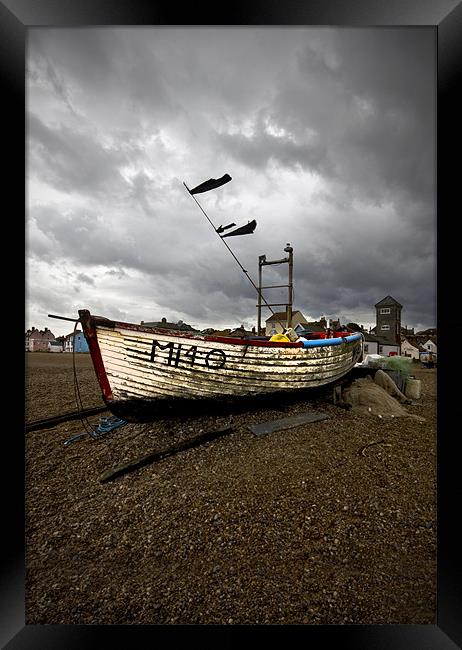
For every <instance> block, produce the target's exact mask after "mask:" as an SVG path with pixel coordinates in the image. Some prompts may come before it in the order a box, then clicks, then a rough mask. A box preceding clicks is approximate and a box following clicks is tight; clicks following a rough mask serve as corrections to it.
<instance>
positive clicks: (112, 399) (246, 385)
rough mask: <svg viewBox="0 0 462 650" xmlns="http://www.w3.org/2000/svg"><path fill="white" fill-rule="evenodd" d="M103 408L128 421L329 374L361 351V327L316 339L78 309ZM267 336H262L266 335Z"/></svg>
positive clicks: (289, 390)
mask: <svg viewBox="0 0 462 650" xmlns="http://www.w3.org/2000/svg"><path fill="white" fill-rule="evenodd" d="M79 320H80V323H81V324H82V329H83V332H84V335H85V338H86V340H87V342H88V345H89V349H90V354H91V358H92V361H93V366H94V369H95V372H96V376H97V378H98V381H99V385H100V388H101V391H102V396H103V399H104V401H105V403H106V405H107V407H108V409H109V410H110V411H111V412H112V413H113V414H114V415H116V416H118V417H120V418H123V419H125V420H127V421H132V422H136V421H148V420H150V419H152V418H155V417H156V416H162V415H165V414H176V413H180V412H182V411H183V412H188V413H189V412H191V411H192V410H194V409H196V408H197V409H204V408H205V409H206V408H208V407H210V405H212V404H213V405H215V406H216V405H218V404H220V403H221V404H224V403H227V404H230V403H236V402H239V401H246V400H247V401H248V400H249V399H250V400H252V399H255V398H258V397H271V396H273V397H275V396H277V395H284V394H285V395H287V394H294V393H295V392H296V393H297V394H300V393H301V391H307V389H312V388H317V387H321V386H324V385H326V384H330V383H333V382H336V381H337V380H338V379H340V378H341V377H343V376H344V375H346V374H347V373H348V372H349V371H350V370H351V369H352V368H353V366H354V365H355V364H356V363H357V362H358V361H359V360H360V359H361V358H362V350H363V336H362V334H361V333H359V332H358V333H347V332H341V333H338V334H339V335H338V336H333V337H332V338H326V339H318V340H297V341H271V340H265V339H263V338H261V337H256V338H233V337H221V336H215V337H214V336H202V335H197V334H192V333H191V334H189V333H185V332H183V331H172V330H164V329H162V328H151V327H146V326H143V325H137V324H132V323H124V322H119V321H115V320H111V319H108V318H105V317H102V316H96V315H92V314H91V313H90V312H89V311H88V310H86V309H82V310H79ZM268 338H269V337H268Z"/></svg>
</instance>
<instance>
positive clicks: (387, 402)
mask: <svg viewBox="0 0 462 650" xmlns="http://www.w3.org/2000/svg"><path fill="white" fill-rule="evenodd" d="M343 400H344V401H345V402H346V403H347V404H351V407H352V409H354V410H356V411H359V412H362V413H370V414H371V415H375V416H381V417H382V418H391V417H393V418H399V417H408V418H414V419H416V420H419V421H421V422H424V421H425V418H422V417H421V416H419V415H414V414H411V413H408V412H407V411H406V409H405V408H404V407H403V406H401V404H400V403H399V402H398V400H396V399H395V398H394V397H392V396H391V395H389V394H388V393H387V391H386V390H385V389H384V388H382V387H381V386H379V385H378V384H376V383H375V382H374V381H372V379H371V378H370V377H364V378H360V379H355V381H354V382H353V383H352V384H351V385H350V386H349V387H348V388H345V390H344V391H343Z"/></svg>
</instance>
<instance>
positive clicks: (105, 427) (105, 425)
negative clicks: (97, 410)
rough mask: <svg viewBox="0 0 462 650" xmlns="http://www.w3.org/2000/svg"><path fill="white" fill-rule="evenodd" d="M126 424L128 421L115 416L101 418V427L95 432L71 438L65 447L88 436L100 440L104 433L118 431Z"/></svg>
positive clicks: (83, 432) (85, 432)
mask: <svg viewBox="0 0 462 650" xmlns="http://www.w3.org/2000/svg"><path fill="white" fill-rule="evenodd" d="M124 424H127V420H122V419H121V418H117V417H116V416H115V415H110V416H104V417H102V418H100V421H99V425H98V427H97V428H96V429H95V431H89V432H87V431H82V433H77V434H76V435H75V436H72V438H69V440H66V441H65V443H64V444H65V445H68V444H69V443H71V442H74V440H78V439H79V438H83V436H86V435H87V434H88V435H90V436H91V437H92V438H99V437H100V436H101V435H103V433H108V432H109V431H112V430H113V429H118V428H119V427H122V426H123V425H124Z"/></svg>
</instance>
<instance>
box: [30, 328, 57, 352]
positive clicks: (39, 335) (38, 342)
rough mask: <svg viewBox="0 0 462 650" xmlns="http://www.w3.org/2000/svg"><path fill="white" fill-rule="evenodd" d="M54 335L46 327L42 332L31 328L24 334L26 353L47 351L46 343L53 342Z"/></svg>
mask: <svg viewBox="0 0 462 650" xmlns="http://www.w3.org/2000/svg"><path fill="white" fill-rule="evenodd" d="M54 340H55V335H54V334H53V332H51V331H50V330H49V329H48V327H45V329H44V330H38V329H36V328H35V327H33V328H32V329H30V330H27V332H26V352H40V351H42V352H46V351H47V350H48V342H49V341H54Z"/></svg>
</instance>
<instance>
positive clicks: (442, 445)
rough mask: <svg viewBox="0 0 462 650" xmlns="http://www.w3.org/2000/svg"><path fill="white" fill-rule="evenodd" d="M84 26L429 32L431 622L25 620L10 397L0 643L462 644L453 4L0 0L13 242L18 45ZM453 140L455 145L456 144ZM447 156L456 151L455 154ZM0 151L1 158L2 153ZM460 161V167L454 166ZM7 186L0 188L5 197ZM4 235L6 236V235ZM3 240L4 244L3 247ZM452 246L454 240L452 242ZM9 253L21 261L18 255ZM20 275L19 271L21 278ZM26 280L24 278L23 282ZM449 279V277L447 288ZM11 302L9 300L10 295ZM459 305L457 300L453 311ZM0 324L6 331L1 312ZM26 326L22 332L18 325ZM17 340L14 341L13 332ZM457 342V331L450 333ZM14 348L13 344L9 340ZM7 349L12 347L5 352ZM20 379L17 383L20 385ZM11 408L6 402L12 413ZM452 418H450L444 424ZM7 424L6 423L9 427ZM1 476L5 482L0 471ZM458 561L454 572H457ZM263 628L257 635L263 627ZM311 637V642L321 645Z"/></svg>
mask: <svg viewBox="0 0 462 650" xmlns="http://www.w3.org/2000/svg"><path fill="white" fill-rule="evenodd" d="M92 25H153V26H156V25H186V26H188V25H190V26H194V25H307V26H308V25H309V26H315V25H330V26H369V27H370V26H402V27H403V28H404V27H410V26H412V27H413V26H431V27H433V28H434V30H435V38H436V39H437V57H438V79H437V88H438V108H437V116H438V117H437V170H438V172H437V183H438V184H437V238H438V260H437V281H438V284H437V286H438V309H437V314H438V317H437V326H438V330H439V332H438V333H439V337H438V347H439V350H438V352H439V354H438V360H439V368H438V432H439V433H438V614H437V625H427V626H425V625H410V626H407V625H405V626H396V625H389V626H388V625H382V626H364V625H355V626H289V627H286V626H271V629H270V630H269V631H268V629H266V628H264V626H260V627H254V626H235V627H234V626H179V627H175V626H171V627H168V628H157V627H152V628H151V627H150V626H136V625H133V626H97V625H95V626H54V625H44V626H40V625H25V621H24V590H25V585H24V581H25V566H24V564H25V558H24V514H25V508H24V475H25V474H24V455H25V448H24V436H23V435H22V430H23V427H22V425H23V420H22V419H21V416H22V415H23V414H22V413H21V406H20V407H19V409H18V413H17V416H16V417H15V418H13V422H12V423H10V425H9V427H8V432H7V431H6V429H7V427H5V428H4V432H3V433H4V443H5V445H7V446H6V450H7V457H8V462H7V463H4V464H5V465H8V466H9V467H10V470H11V471H10V475H9V476H8V477H7V478H6V483H5V485H4V486H3V504H4V510H3V524H4V526H3V540H2V542H3V545H2V554H1V556H0V557H1V558H2V562H1V585H2V586H1V592H0V598H1V608H0V621H1V622H0V643H1V645H2V647H6V648H8V649H9V650H16V649H19V648H29V647H30V648H47V650H50V649H51V648H55V647H56V648H66V649H67V650H71V649H73V648H79V649H80V648H83V647H85V648H88V647H93V646H95V647H96V646H97V645H98V646H99V647H101V645H106V644H107V645H108V646H111V647H119V646H120V647H122V646H124V647H126V646H131V647H140V646H141V645H143V646H146V645H148V644H156V643H157V644H160V643H163V642H164V641H165V640H166V641H168V642H169V643H171V644H176V643H181V642H182V641H184V642H187V643H188V645H189V644H194V643H196V642H199V641H202V642H205V643H207V642H208V641H207V639H208V638H210V640H212V639H213V642H214V644H216V643H220V644H222V646H224V647H231V646H233V647H234V646H235V644H236V642H237V641H240V640H246V641H247V642H249V643H252V642H253V641H254V640H256V639H259V638H260V637H261V635H262V634H264V633H268V632H269V635H270V640H271V642H272V643H278V642H279V643H283V644H284V646H286V647H291V646H293V645H294V644H295V643H300V642H302V643H306V644H310V643H311V644H312V647H315V648H317V647H326V646H327V647H328V646H329V645H330V644H333V645H335V646H336V647H351V648H355V650H361V649H363V648H364V649H367V650H370V649H374V650H379V649H380V650H381V649H384V650H385V649H387V650H388V649H391V648H392V649H393V650H399V649H400V648H407V649H408V650H411V649H413V648H416V649H419V650H423V649H427V648H428V649H429V650H430V649H432V650H436V649H440V648H441V649H442V650H446V649H448V650H452V649H453V648H457V647H460V644H461V642H462V624H461V619H462V617H461V616H460V611H462V606H461V601H460V560H459V559H458V556H459V550H458V546H459V542H458V538H457V524H458V519H459V517H458V514H459V512H460V508H459V505H458V499H457V498H456V494H457V493H458V492H459V493H460V489H459V490H458V489H457V488H458V474H459V472H458V470H459V465H460V458H458V456H457V454H456V453H455V447H456V444H457V436H460V433H459V432H458V431H457V430H458V429H460V425H459V427H458V426H457V416H458V413H459V412H460V410H458V409H457V400H459V401H460V396H459V395H458V393H457V385H456V382H455V381H454V380H453V377H454V373H452V367H453V363H452V360H451V359H452V357H451V355H453V354H454V350H453V347H452V345H451V341H454V337H456V339H457V335H458V334H459V333H460V332H461V321H460V317H458V310H457V309H456V308H455V307H456V305H457V300H456V298H455V296H454V293H453V291H454V290H453V289H451V286H452V285H451V281H452V279H454V280H455V279H456V277H457V266H456V265H457V261H458V259H459V257H460V253H459V250H458V248H459V242H460V241H461V238H460V225H459V223H458V222H457V216H458V215H457V213H456V212H457V207H458V206H457V202H456V196H455V192H456V188H458V185H459V183H458V182H457V181H458V180H459V179H458V178H456V174H457V173H458V162H457V160H455V161H453V158H452V151H453V149H454V147H455V145H457V128H456V124H457V121H458V119H459V118H460V115H461V105H460V100H459V99H458V98H457V95H458V84H459V85H460V68H461V60H462V54H461V43H462V4H461V3H460V2H459V1H456V0H444V1H443V0H441V1H438V0H386V1H385V0H349V1H348V2H347V1H345V0H307V1H305V2H303V1H301V0H285V1H284V2H277V0H265V1H264V2H263V1H258V0H253V1H250V0H249V1H248V2H235V3H232V4H231V5H227V6H220V5H218V4H215V5H211V4H209V3H191V4H190V5H189V6H187V7H184V6H182V5H177V4H176V3H166V2H156V1H152V2H143V1H138V0H132V1H126V0H105V1H104V2H95V1H93V2H92V1H91V0H80V1H79V2H74V3H71V2H64V1H62V0H61V1H60V0H7V1H3V2H0V53H1V57H0V69H1V81H2V90H3V92H2V97H3V100H2V112H3V126H4V137H5V135H6V136H7V141H8V139H9V142H8V148H7V149H6V151H7V152H8V155H7V160H8V168H7V171H6V173H7V179H6V182H5V184H4V188H3V191H4V199H6V201H7V203H8V205H9V206H10V208H9V209H8V210H7V211H5V218H8V221H9V222H10V224H11V225H13V226H15V229H14V238H15V239H14V242H15V246H17V247H18V248H19V249H20V250H21V249H22V250H24V249H25V237H24V221H22V218H21V217H22V215H23V211H22V205H24V206H25V201H24V203H23V204H21V199H22V198H24V199H25V189H24V180H23V179H24V178H25V161H24V149H23V148H22V146H21V145H20V142H21V141H22V134H23V132H24V131H23V129H24V126H25V121H24V120H25V111H24V106H25V84H24V78H25V60H26V57H25V43H26V38H27V32H28V29H30V28H31V27H33V26H92ZM456 149H457V146H456ZM457 153H458V151H457ZM4 155H6V153H5V150H4ZM459 167H460V166H459ZM5 195H6V196H5ZM6 243H7V242H6ZM7 247H8V248H9V243H8V244H7ZM456 247H457V248H456ZM22 259H23V258H21V255H20V254H19V255H18V254H15V255H14V256H13V258H12V262H10V263H9V267H8V268H9V275H8V276H7V277H8V279H10V282H11V278H12V274H11V270H13V273H14V278H15V282H14V283H12V286H11V288H8V287H6V301H7V308H8V309H9V302H10V300H13V298H14V295H15V294H17V293H18V286H20V284H19V283H20V280H18V277H19V279H21V278H22V277H25V273H24V265H21V262H22ZM18 260H20V261H19V262H18ZM21 274H24V276H22V275H21ZM24 286H25V282H24ZM454 286H455V285H454ZM16 300H17V298H16ZM459 311H460V308H459ZM11 320H12V323H13V328H12V329H13V333H14V336H13V341H11V342H9V343H8V349H9V354H11V359H10V360H9V361H8V364H9V367H11V368H12V370H13V369H14V368H16V373H15V380H16V379H17V380H18V384H19V385H18V387H17V388H15V389H14V390H13V391H12V393H11V394H13V393H16V394H17V393H18V391H19V394H20V395H21V394H22V390H21V389H22V386H24V367H21V366H18V362H17V350H18V349H20V342H19V334H20V333H21V325H23V326H24V319H23V312H22V310H21V308H19V309H17V310H16V311H15V312H14V314H13V318H12V319H11ZM4 331H8V333H9V334H10V333H11V331H12V330H11V325H10V319H8V320H7V321H5V322H4ZM24 331H25V330H24ZM16 337H17V340H16ZM459 340H460V337H459ZM16 346H18V347H17V348H16ZM14 348H15V350H14ZM21 382H22V385H21ZM15 413H16V411H15ZM454 423H455V424H454ZM10 427H12V428H10ZM2 479H5V474H4V471H3V472H2ZM458 569H459V571H458ZM265 636H266V634H265ZM321 644H322V645H321Z"/></svg>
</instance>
